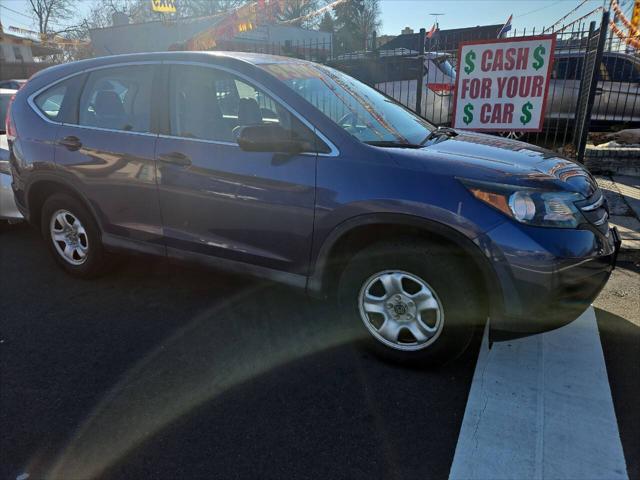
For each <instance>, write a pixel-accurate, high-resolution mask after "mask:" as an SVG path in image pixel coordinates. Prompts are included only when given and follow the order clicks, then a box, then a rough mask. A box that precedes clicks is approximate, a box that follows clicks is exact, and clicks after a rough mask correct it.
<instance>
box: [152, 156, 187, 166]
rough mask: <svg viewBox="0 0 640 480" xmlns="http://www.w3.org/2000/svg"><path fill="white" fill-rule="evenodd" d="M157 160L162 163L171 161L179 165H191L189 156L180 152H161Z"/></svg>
mask: <svg viewBox="0 0 640 480" xmlns="http://www.w3.org/2000/svg"><path fill="white" fill-rule="evenodd" d="M158 160H160V161H161V162H164V163H171V164H173V165H178V166H180V167H188V166H190V165H191V158H189V156H188V155H185V154H184V153H180V152H171V153H163V154H162V155H159V156H158Z"/></svg>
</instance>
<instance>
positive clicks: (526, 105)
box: [453, 35, 556, 132]
mask: <svg viewBox="0 0 640 480" xmlns="http://www.w3.org/2000/svg"><path fill="white" fill-rule="evenodd" d="M555 42H556V40H555V35H540V36H535V37H517V38H508V39H496V40H490V41H480V42H465V43H463V44H461V45H460V47H459V49H458V75H457V77H456V89H455V104H454V112H453V126H454V127H455V128H461V129H466V130H476V131H483V132H490V131H505V130H518V131H525V132H527V131H528V132H535V131H540V130H541V129H542V122H543V120H544V109H545V106H546V100H547V93H548V90H549V77H550V75H551V67H552V64H553V51H554V49H555Z"/></svg>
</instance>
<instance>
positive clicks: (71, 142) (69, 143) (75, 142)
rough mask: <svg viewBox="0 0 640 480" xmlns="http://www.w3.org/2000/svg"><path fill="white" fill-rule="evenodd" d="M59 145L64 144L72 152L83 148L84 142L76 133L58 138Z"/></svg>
mask: <svg viewBox="0 0 640 480" xmlns="http://www.w3.org/2000/svg"><path fill="white" fill-rule="evenodd" d="M58 145H62V146H63V147H65V148H66V149H67V150H69V151H71V152H75V151H77V150H80V149H81V148H82V142H81V141H80V139H79V138H78V137H76V136H74V135H69V136H68V137H64V138H63V139H60V140H58Z"/></svg>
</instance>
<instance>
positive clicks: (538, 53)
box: [533, 45, 547, 70]
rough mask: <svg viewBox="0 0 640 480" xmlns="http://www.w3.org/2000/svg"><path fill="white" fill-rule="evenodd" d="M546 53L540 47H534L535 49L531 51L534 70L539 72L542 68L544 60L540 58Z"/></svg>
mask: <svg viewBox="0 0 640 480" xmlns="http://www.w3.org/2000/svg"><path fill="white" fill-rule="evenodd" d="M546 52H547V51H546V50H545V48H544V47H543V46H542V45H538V46H537V47H536V49H535V50H534V51H533V59H534V60H533V68H535V69H536V70H540V69H541V68H542V66H543V65H544V58H542V55H544V54H545V53H546Z"/></svg>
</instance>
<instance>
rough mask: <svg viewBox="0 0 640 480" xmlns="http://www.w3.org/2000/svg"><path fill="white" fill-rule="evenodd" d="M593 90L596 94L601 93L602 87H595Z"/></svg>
mask: <svg viewBox="0 0 640 480" xmlns="http://www.w3.org/2000/svg"><path fill="white" fill-rule="evenodd" d="M595 91H596V95H602V92H603V91H604V90H602V87H597V88H596V90H595Z"/></svg>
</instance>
